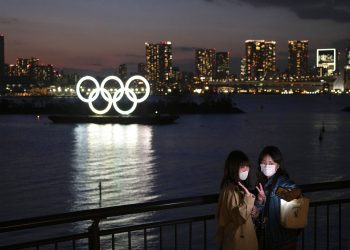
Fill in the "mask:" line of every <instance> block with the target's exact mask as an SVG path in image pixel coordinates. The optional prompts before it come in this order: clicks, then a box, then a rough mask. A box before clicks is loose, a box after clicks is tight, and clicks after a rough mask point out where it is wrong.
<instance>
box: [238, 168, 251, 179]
mask: <svg viewBox="0 0 350 250" xmlns="http://www.w3.org/2000/svg"><path fill="white" fill-rule="evenodd" d="M248 174H249V170H248V171H244V172H239V179H240V180H241V181H245V180H246V179H247V178H248Z"/></svg>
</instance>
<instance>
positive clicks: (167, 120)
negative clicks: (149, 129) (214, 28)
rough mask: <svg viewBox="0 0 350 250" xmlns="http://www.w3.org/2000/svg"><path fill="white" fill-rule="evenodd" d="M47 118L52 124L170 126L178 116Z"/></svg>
mask: <svg viewBox="0 0 350 250" xmlns="http://www.w3.org/2000/svg"><path fill="white" fill-rule="evenodd" d="M48 118H49V119H50V120H51V121H53V122H54V123H97V124H107V123H118V124H145V125H158V124H159V125H162V124H172V123H174V122H175V121H176V120H177V119H178V118H179V116H178V115H144V116H141V115H140V116H100V115H85V116H84V115H51V116H48Z"/></svg>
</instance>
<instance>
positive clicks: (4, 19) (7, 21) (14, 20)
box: [0, 17, 19, 24]
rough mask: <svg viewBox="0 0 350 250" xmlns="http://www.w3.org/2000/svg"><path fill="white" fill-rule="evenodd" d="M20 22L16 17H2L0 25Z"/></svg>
mask: <svg viewBox="0 0 350 250" xmlns="http://www.w3.org/2000/svg"><path fill="white" fill-rule="evenodd" d="M16 23H19V20H18V19H17V18H14V17H0V24H16Z"/></svg>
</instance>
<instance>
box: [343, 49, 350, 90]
mask: <svg viewBox="0 0 350 250" xmlns="http://www.w3.org/2000/svg"><path fill="white" fill-rule="evenodd" d="M345 59H346V61H345V67H344V87H345V89H350V46H349V47H348V48H347V49H346V52H345Z"/></svg>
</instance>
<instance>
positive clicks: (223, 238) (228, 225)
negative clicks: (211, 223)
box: [216, 185, 258, 250]
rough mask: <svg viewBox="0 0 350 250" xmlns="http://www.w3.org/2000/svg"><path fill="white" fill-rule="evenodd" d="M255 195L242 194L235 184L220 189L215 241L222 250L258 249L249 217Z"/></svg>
mask: <svg viewBox="0 0 350 250" xmlns="http://www.w3.org/2000/svg"><path fill="white" fill-rule="evenodd" d="M254 200H255V196H254V195H252V194H250V195H244V194H243V192H241V191H240V190H239V188H238V187H237V186H235V185H229V186H227V187H225V188H223V190H221V193H220V196H219V203H218V208H217V215H216V216H217V223H218V230H217V235H216V236H217V241H218V242H219V244H220V245H221V246H222V249H223V250H232V249H242V250H250V249H251V250H256V249H258V240H257V238H256V233H255V229H254V225H253V221H252V217H251V211H252V208H253V206H254Z"/></svg>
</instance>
